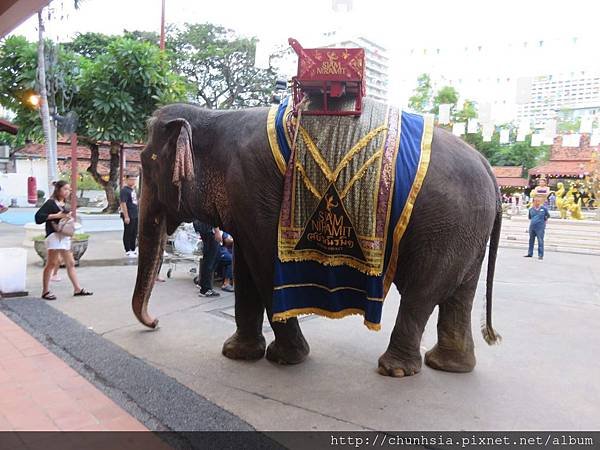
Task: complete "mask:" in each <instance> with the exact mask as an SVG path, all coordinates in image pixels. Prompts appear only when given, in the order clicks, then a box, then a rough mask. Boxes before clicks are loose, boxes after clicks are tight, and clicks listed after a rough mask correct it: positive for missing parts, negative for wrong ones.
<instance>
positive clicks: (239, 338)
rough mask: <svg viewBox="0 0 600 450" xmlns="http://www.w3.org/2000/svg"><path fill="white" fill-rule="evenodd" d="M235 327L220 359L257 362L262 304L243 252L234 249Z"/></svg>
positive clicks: (262, 343)
mask: <svg viewBox="0 0 600 450" xmlns="http://www.w3.org/2000/svg"><path fill="white" fill-rule="evenodd" d="M233 269H234V275H233V276H234V281H235V323H236V325H237V330H236V332H235V333H234V334H233V335H232V336H231V337H230V338H229V339H227V340H226V341H225V343H224V344H223V350H222V352H223V355H225V356H227V357H228V358H231V359H246V360H255V359H260V358H262V357H263V356H264V355H265V347H266V342H265V338H264V336H263V334H262V325H263V318H264V311H265V307H264V303H263V300H262V298H261V296H260V294H259V290H258V289H257V287H256V284H255V283H254V281H253V280H252V277H251V274H250V269H249V266H248V263H247V261H246V259H245V257H244V253H243V251H242V250H241V249H240V248H239V246H237V245H236V247H235V249H234V264H233Z"/></svg>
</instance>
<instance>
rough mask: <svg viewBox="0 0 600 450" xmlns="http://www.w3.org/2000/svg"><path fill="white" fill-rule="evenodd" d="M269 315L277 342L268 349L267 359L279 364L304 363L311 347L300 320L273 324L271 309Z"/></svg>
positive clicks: (272, 343)
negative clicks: (301, 327)
mask: <svg viewBox="0 0 600 450" xmlns="http://www.w3.org/2000/svg"><path fill="white" fill-rule="evenodd" d="M267 313H268V314H269V321H270V322H271V328H273V333H275V340H274V341H273V342H271V343H270V344H269V347H268V348H267V359H268V360H269V361H273V362H275V363H277V364H299V363H301V362H302V361H304V360H305V359H306V357H307V356H308V353H309V352H310V347H309V345H308V342H306V339H304V335H303V334H302V330H301V329H300V324H299V323H298V319H296V318H295V317H294V318H292V319H288V320H287V321H286V322H273V321H272V320H271V317H272V312H271V308H270V307H267Z"/></svg>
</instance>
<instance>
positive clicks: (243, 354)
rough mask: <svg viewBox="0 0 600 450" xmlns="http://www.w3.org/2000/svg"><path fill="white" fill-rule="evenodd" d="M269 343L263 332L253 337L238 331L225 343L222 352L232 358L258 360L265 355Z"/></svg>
mask: <svg viewBox="0 0 600 450" xmlns="http://www.w3.org/2000/svg"><path fill="white" fill-rule="evenodd" d="M266 345H267V343H266V341H265V337H264V336H263V335H262V334H261V335H258V336H253V337H242V336H240V335H239V334H238V332H237V331H236V332H235V333H234V334H233V335H232V336H231V337H230V338H229V339H227V340H226V341H225V343H224V344H223V350H222V353H223V355H225V356H226V357H227V358H230V359H245V360H251V361H254V360H257V359H260V358H262V357H263V356H264V355H265V347H266Z"/></svg>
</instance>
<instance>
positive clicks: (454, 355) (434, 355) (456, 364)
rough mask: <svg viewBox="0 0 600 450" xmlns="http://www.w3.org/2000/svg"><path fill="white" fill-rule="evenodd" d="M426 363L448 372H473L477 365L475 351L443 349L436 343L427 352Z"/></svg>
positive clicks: (433, 367)
mask: <svg viewBox="0 0 600 450" xmlns="http://www.w3.org/2000/svg"><path fill="white" fill-rule="evenodd" d="M425 364H427V365H428V366H429V367H431V368H432V369H437V370H445V371H446V372H461V373H464V372H471V371H472V370H473V368H474V367H475V352H474V351H473V350H471V351H466V352H463V351H459V350H451V349H442V348H440V347H439V346H438V345H437V344H436V345H435V347H433V348H432V349H431V350H429V351H428V352H427V353H425Z"/></svg>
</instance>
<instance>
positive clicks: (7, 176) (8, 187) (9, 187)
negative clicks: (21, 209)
mask: <svg viewBox="0 0 600 450" xmlns="http://www.w3.org/2000/svg"><path fill="white" fill-rule="evenodd" d="M27 177H28V175H25V174H20V173H0V188H1V189H0V203H2V204H3V205H5V206H10V203H11V200H12V199H13V198H15V199H17V206H31V205H29V204H28V203H27Z"/></svg>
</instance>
